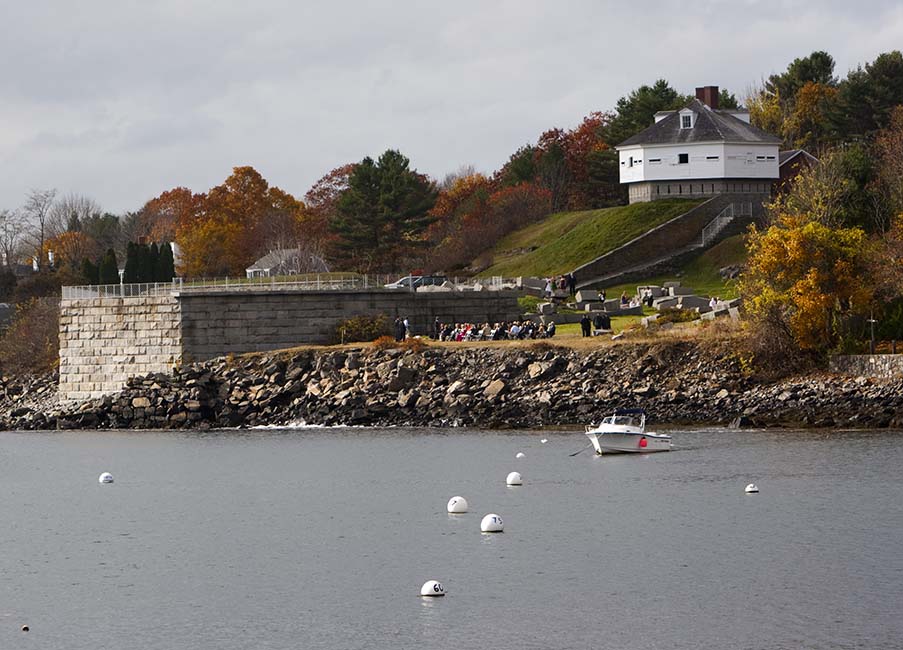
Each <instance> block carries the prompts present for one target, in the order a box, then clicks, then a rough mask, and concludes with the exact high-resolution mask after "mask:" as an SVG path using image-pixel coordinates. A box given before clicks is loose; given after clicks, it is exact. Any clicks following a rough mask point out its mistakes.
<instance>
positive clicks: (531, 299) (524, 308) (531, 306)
mask: <svg viewBox="0 0 903 650" xmlns="http://www.w3.org/2000/svg"><path fill="white" fill-rule="evenodd" d="M541 302H542V299H540V298H537V297H536V296H521V297H520V298H518V299H517V306H518V307H520V310H521V313H522V314H535V313H536V311H537V309H538V307H539V303H541Z"/></svg>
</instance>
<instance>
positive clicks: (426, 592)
mask: <svg viewBox="0 0 903 650" xmlns="http://www.w3.org/2000/svg"><path fill="white" fill-rule="evenodd" d="M420 595H421V596H429V597H431V598H435V597H437V596H444V595H445V587H443V586H442V583H441V582H439V581H438V580H427V581H426V582H424V583H423V586H422V587H421V588H420Z"/></svg>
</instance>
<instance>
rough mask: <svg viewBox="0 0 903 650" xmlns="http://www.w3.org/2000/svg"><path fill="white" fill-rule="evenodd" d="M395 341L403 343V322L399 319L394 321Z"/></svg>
mask: <svg viewBox="0 0 903 650" xmlns="http://www.w3.org/2000/svg"><path fill="white" fill-rule="evenodd" d="M395 340H396V341H404V321H402V320H401V319H400V318H396V319H395Z"/></svg>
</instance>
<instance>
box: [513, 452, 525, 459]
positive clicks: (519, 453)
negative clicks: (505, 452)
mask: <svg viewBox="0 0 903 650" xmlns="http://www.w3.org/2000/svg"><path fill="white" fill-rule="evenodd" d="M526 456H527V454H525V453H524V452H522V451H519V452H517V453H516V454H515V455H514V457H515V458H526Z"/></svg>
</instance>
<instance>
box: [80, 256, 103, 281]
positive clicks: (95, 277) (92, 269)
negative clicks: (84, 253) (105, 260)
mask: <svg viewBox="0 0 903 650" xmlns="http://www.w3.org/2000/svg"><path fill="white" fill-rule="evenodd" d="M81 271H82V278H84V281H85V284H100V269H99V268H98V266H97V265H96V264H94V262H92V261H91V260H89V259H88V258H87V257H86V258H85V259H83V260H82V268H81Z"/></svg>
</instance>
